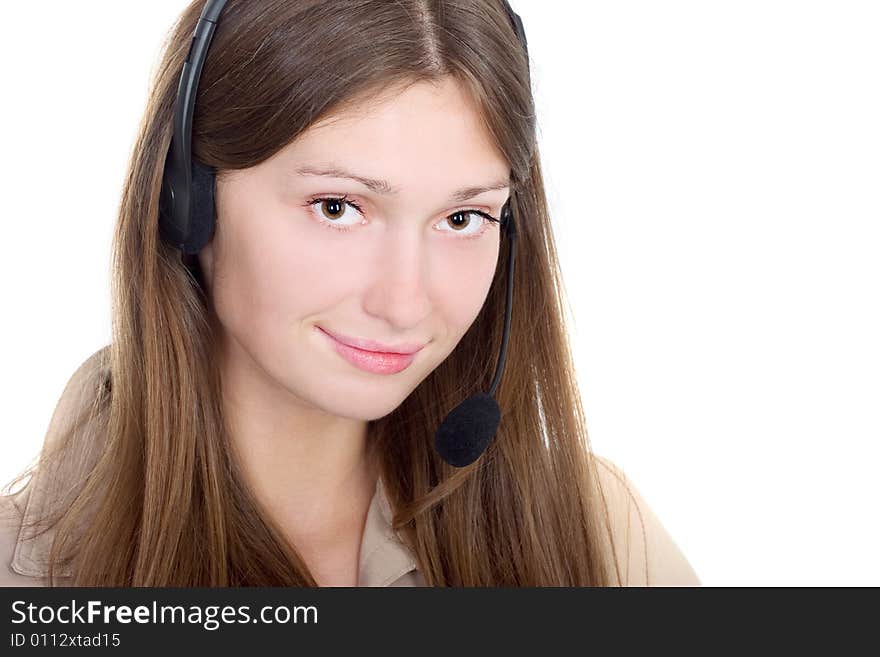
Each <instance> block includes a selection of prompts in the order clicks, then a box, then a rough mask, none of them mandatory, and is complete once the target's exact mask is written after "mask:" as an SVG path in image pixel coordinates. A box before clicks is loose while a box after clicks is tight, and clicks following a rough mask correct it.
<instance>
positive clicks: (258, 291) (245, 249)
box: [213, 194, 359, 353]
mask: <svg viewBox="0 0 880 657" xmlns="http://www.w3.org/2000/svg"><path fill="white" fill-rule="evenodd" d="M250 198H251V199H253V198H259V197H258V196H257V195H256V194H254V195H251V196H250ZM222 210H223V211H224V214H223V215H221V216H222V217H223V218H222V219H221V223H222V228H221V229H220V231H218V235H217V237H219V238H220V239H219V242H220V243H219V244H218V245H217V247H216V254H217V255H216V256H215V257H216V260H215V262H214V268H215V271H214V280H213V296H214V305H215V308H216V310H217V314H218V316H219V317H220V319H221V321H222V323H223V325H224V326H225V327H226V328H227V329H229V330H230V331H231V332H232V333H233V334H235V336H236V337H237V338H238V339H239V340H240V341H244V342H250V343H253V344H254V346H256V345H258V344H262V345H266V348H267V349H268V350H270V351H275V350H277V349H278V348H279V347H281V346H282V345H283V344H285V343H286V344H290V335H291V331H293V330H295V329H296V327H297V324H298V322H299V321H300V320H302V319H303V318H305V317H308V316H310V315H315V314H320V313H321V312H322V311H323V310H324V309H326V308H331V307H333V306H334V305H336V304H337V303H338V302H339V301H340V300H341V299H342V298H343V297H344V296H345V295H346V294H348V295H350V294H351V291H352V290H353V289H356V287H355V282H354V280H353V279H354V277H355V275H356V274H355V272H357V271H359V269H358V267H357V266H355V261H354V260H353V258H354V257H355V255H356V254H354V253H347V252H346V250H345V249H340V248H337V247H332V245H331V244H330V242H331V241H332V240H331V239H330V238H331V237H332V236H331V235H329V233H330V230H329V229H326V228H322V227H320V226H309V225H308V224H307V223H305V222H304V220H303V218H302V213H301V212H299V211H298V210H297V209H293V208H287V207H286V206H283V205H280V204H276V203H270V202H266V203H262V204H253V203H252V202H249V203H248V204H247V205H246V206H243V205H236V204H235V201H232V200H230V203H229V204H228V205H226V206H225V207H224V208H223V209H222ZM297 212H299V216H298V217H297V214H296V213H297ZM323 233H327V234H326V235H324V234H323ZM349 251H351V249H349ZM346 263H348V265H349V266H345V265H346ZM276 353H277V351H276Z"/></svg>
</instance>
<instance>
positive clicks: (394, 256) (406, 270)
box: [364, 226, 431, 333]
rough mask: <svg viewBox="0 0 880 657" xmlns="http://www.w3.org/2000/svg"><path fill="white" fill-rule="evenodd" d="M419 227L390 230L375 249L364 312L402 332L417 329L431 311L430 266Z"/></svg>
mask: <svg viewBox="0 0 880 657" xmlns="http://www.w3.org/2000/svg"><path fill="white" fill-rule="evenodd" d="M425 247H426V245H425V243H424V236H423V235H422V234H421V232H420V229H419V227H417V226H407V227H404V228H402V227H395V228H392V229H389V230H388V232H387V233H386V235H385V236H384V239H383V243H382V245H381V246H380V247H379V248H377V249H376V254H375V255H376V259H375V261H374V266H373V272H372V279H371V283H370V285H369V288H368V290H367V293H366V295H365V299H364V310H365V312H367V313H368V314H370V315H373V316H375V317H377V318H379V319H381V320H383V321H385V322H386V323H388V324H391V325H393V326H395V327H396V328H397V329H398V330H399V331H401V333H404V332H406V331H407V330H409V329H414V328H415V327H417V326H418V325H419V324H420V323H421V322H422V321H423V320H424V319H425V317H427V316H428V314H429V313H430V312H431V300H430V297H429V293H428V275H429V269H430V263H429V262H428V259H427V255H428V254H427V250H426V248H425Z"/></svg>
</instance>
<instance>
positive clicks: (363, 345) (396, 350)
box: [316, 326, 425, 356]
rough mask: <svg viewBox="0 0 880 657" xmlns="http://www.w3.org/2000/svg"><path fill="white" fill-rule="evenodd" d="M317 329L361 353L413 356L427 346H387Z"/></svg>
mask: <svg viewBox="0 0 880 657" xmlns="http://www.w3.org/2000/svg"><path fill="white" fill-rule="evenodd" d="M316 328H317V329H319V330H321V331H323V332H324V333H326V334H327V335H329V336H330V337H332V338H334V339H335V340H336V341H337V342H341V343H342V344H344V345H348V346H349V347H354V348H356V349H360V350H361V351H371V352H374V353H380V354H392V355H398V354H402V355H406V356H408V355H411V354H415V353H418V352H419V351H421V350H422V349H424V347H425V345H423V344H416V343H414V342H406V343H403V344H398V345H394V346H392V345H387V344H382V343H381V342H374V341H373V340H362V339H360V338H352V337H349V336H347V335H343V334H341V333H335V332H334V333H331V332H330V331H328V330H327V329H325V328H322V327H320V326H317V327H316Z"/></svg>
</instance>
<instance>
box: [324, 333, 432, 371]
mask: <svg viewBox="0 0 880 657" xmlns="http://www.w3.org/2000/svg"><path fill="white" fill-rule="evenodd" d="M315 329H316V330H317V331H319V332H320V333H321V334H322V335H323V336H324V337H325V338H326V339H327V340H329V341H330V343H331V345H332V346H333V348H334V349H335V350H336V353H338V354H339V355H340V356H342V357H343V358H344V359H345V360H347V361H348V362H349V363H351V364H352V365H354V366H355V367H357V368H358V369H361V370H364V371H365V372H371V373H373V374H397V373H398V372H402V371H403V370H405V369H406V368H407V367H409V366H410V365H411V364H412V362H413V361H414V360H415V359H416V355H415V354H392V353H387V352H382V351H367V350H365V349H358V348H357V347H351V346H349V345H347V344H345V343H343V342H340V341H339V340H337V339H336V338H334V337H333V336H332V335H330V334H329V333H327V331H325V330H324V329H322V328H321V327H320V326H315Z"/></svg>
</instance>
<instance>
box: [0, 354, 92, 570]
mask: <svg viewBox="0 0 880 657" xmlns="http://www.w3.org/2000/svg"><path fill="white" fill-rule="evenodd" d="M108 359H109V346H105V347H102V348H101V349H99V350H98V351H96V352H94V353H93V354H92V355H90V356H89V357H88V358H86V359H85V360H84V361H82V362H81V363H80V364H79V365H78V366H77V368H76V370H74V372H73V373H72V374H71V376H70V377H69V378H68V380H67V383H66V384H65V386H64V389H63V391H62V393H61V395H60V397H59V399H58V402H57V403H56V405H55V409H54V411H53V413H52V417H51V419H50V420H49V424H48V428H47V430H46V433H45V437H44V439H43V445H42V449H41V451H40V457H39V460H38V462H37V465H36V467H35V468H34V469H33V471H32V474H31V475H30V477H29V479H28V481H27V483H26V484H25V485H24V486H23V487H22V488H21V489H20V490H18V491H17V492H16V493H12V494H7V491H6V490H3V491H0V586H43V585H45V583H44V582H45V580H44V577H45V569H44V568H43V566H42V563H41V562H40V558H42V557H43V556H44V554H45V553H46V552H47V548H48V544H49V540H50V538H51V534H52V532H51V531H47V532H44V533H42V534H40V535H39V536H36V537H33V538H32V537H31V536H30V532H29V531H23V525H24V526H26V527H28V528H30V527H31V523H33V522H34V521H36V520H39V519H41V518H42V517H43V516H44V515H45V512H46V511H47V509H48V508H49V506H50V505H51V504H52V503H54V502H56V501H57V500H59V499H61V498H62V497H63V495H62V494H64V493H65V492H66V488H67V486H68V484H70V483H71V482H74V481H78V480H80V479H81V477H82V476H83V473H84V472H86V471H87V468H88V466H89V464H90V463H91V462H93V460H94V458H95V455H96V453H97V450H98V449H99V445H98V443H97V441H95V440H93V438H94V436H93V435H92V434H93V433H94V431H92V430H91V427H89V428H88V429H87V428H86V427H85V426H82V427H81V428H82V430H81V431H77V432H76V436H75V438H76V439H75V440H73V441H67V442H66V443H64V444H62V438H63V437H64V436H65V435H67V434H68V433H69V432H70V430H71V429H73V428H74V427H75V425H77V423H79V422H81V421H83V419H84V418H86V417H87V416H88V412H89V410H90V409H91V407H92V406H93V404H94V400H95V399H96V393H99V392H100V388H101V386H102V385H103V384H104V382H105V380H106V378H105V377H106V375H107V373H108V371H109V370H108V367H109V360H108ZM59 450H60V451H59ZM6 486H9V484H7V485H6ZM26 533H27V534H28V535H27V540H24V537H25V534H26Z"/></svg>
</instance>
